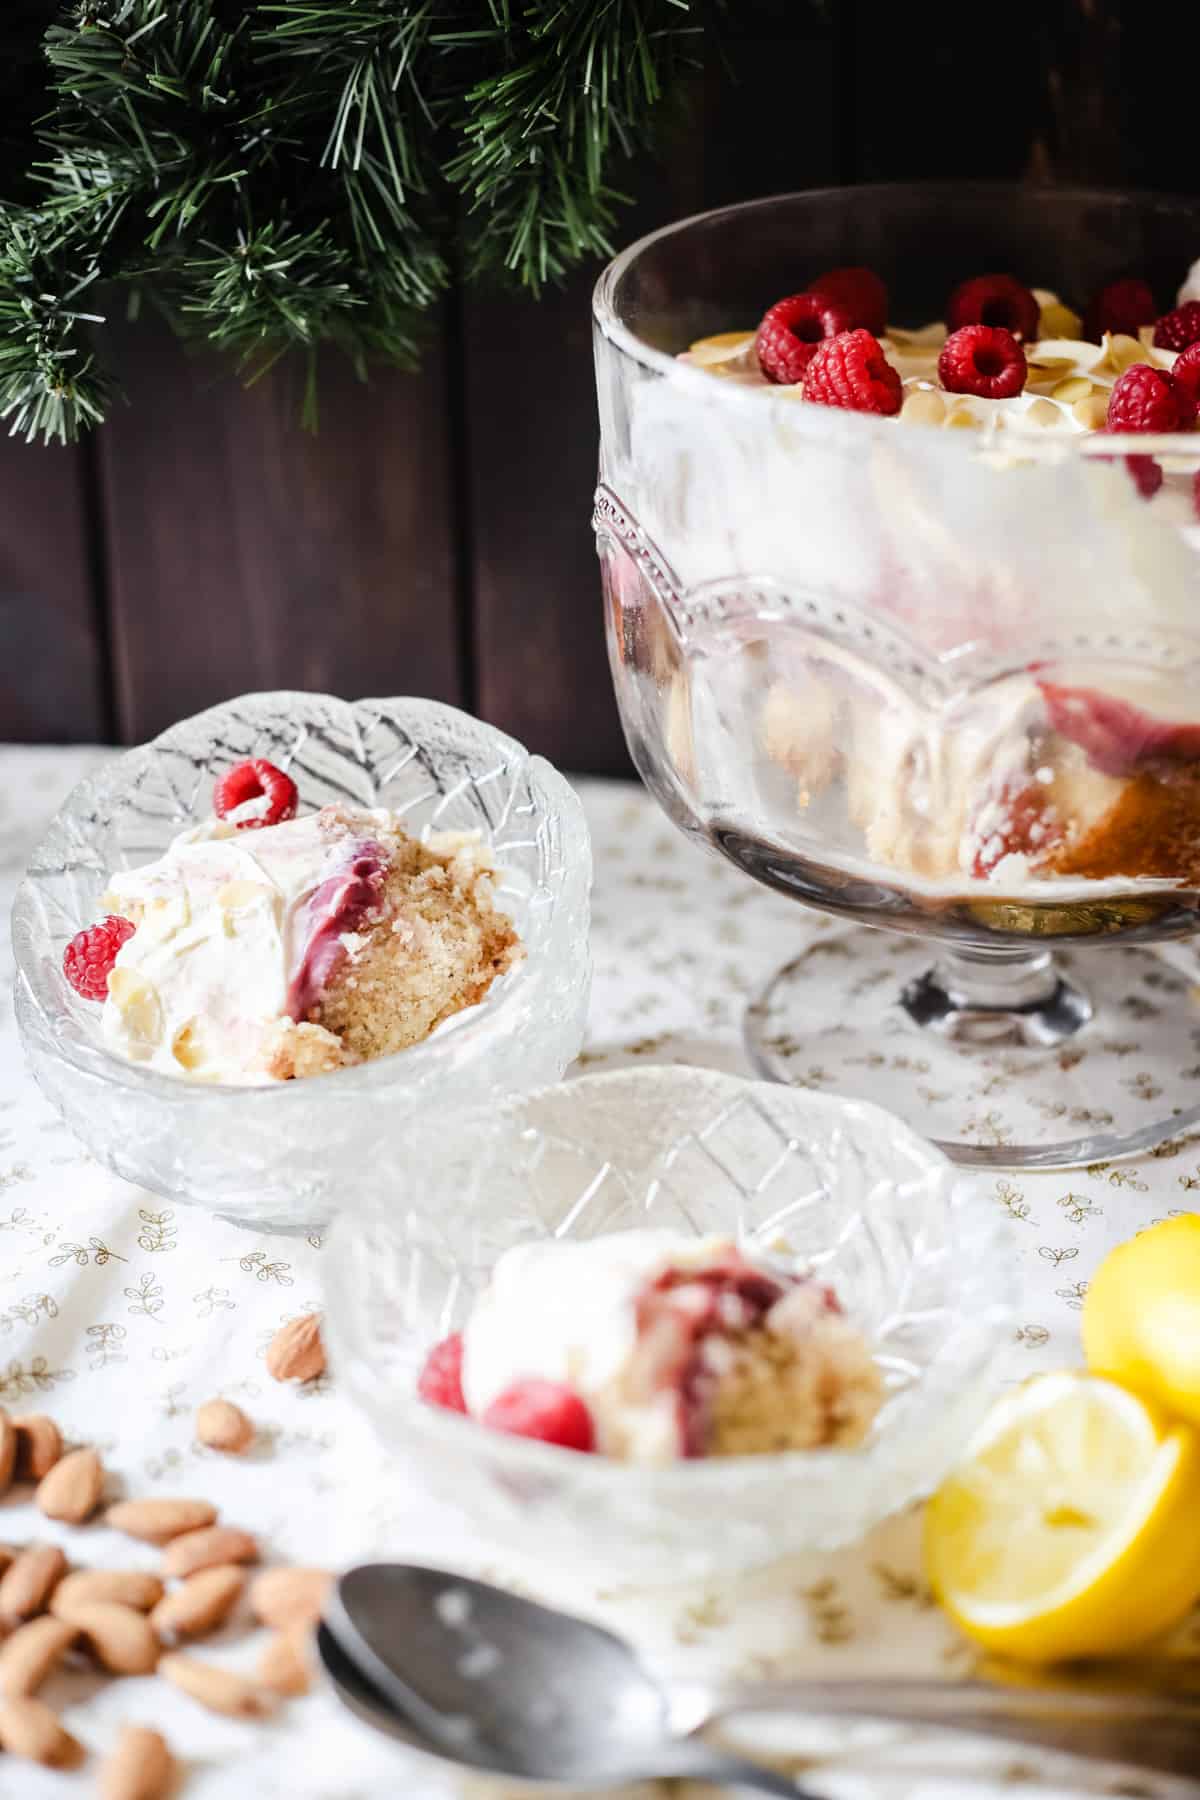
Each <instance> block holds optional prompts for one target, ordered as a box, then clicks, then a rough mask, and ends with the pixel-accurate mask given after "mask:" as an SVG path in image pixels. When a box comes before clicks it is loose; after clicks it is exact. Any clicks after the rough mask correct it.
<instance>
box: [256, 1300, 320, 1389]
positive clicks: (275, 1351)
mask: <svg viewBox="0 0 1200 1800" xmlns="http://www.w3.org/2000/svg"><path fill="white" fill-rule="evenodd" d="M267 1373H268V1374H269V1375H273V1376H274V1377H275V1379H276V1381H313V1380H315V1379H316V1377H317V1376H318V1375H323V1374H324V1373H325V1346H324V1344H323V1343H322V1342H321V1315H320V1313H305V1314H304V1315H303V1317H302V1318H299V1319H289V1320H288V1322H287V1324H286V1325H281V1326H280V1328H279V1330H278V1331H277V1332H276V1333H275V1336H274V1337H273V1338H272V1339H271V1342H270V1343H269V1344H268V1346H267Z"/></svg>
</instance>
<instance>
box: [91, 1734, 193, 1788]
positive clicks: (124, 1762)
mask: <svg viewBox="0 0 1200 1800" xmlns="http://www.w3.org/2000/svg"><path fill="white" fill-rule="evenodd" d="M174 1780H175V1758H174V1757H173V1756H172V1755H171V1748H170V1745H169V1744H168V1743H167V1740H166V1738H165V1737H164V1736H163V1734H162V1732H161V1731H153V1730H151V1728H150V1726H149V1725H123V1726H122V1727H121V1735H120V1736H119V1737H118V1739H117V1741H116V1744H115V1745H114V1747H113V1750H112V1753H111V1755H110V1756H109V1758H108V1760H107V1762H106V1763H105V1765H104V1767H103V1769H102V1770H101V1771H100V1788H99V1794H100V1800H166V1796H167V1795H168V1794H169V1793H170V1791H171V1788H172V1786H173V1784H174Z"/></svg>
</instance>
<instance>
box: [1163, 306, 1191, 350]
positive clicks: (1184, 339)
mask: <svg viewBox="0 0 1200 1800" xmlns="http://www.w3.org/2000/svg"><path fill="white" fill-rule="evenodd" d="M1154 344H1155V348H1156V349H1158V350H1186V349H1187V348H1188V345H1189V344H1200V300H1189V301H1188V303H1187V305H1186V306H1177V307H1176V308H1175V310H1174V312H1169V313H1164V314H1163V316H1162V318H1161V319H1160V320H1159V321H1158V323H1157V325H1156V326H1155V327H1154Z"/></svg>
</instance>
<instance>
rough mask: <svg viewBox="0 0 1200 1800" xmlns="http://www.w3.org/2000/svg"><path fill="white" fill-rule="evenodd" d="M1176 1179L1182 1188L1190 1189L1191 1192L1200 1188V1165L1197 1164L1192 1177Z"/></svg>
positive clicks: (1185, 1176) (1178, 1177) (1182, 1176)
mask: <svg viewBox="0 0 1200 1800" xmlns="http://www.w3.org/2000/svg"><path fill="white" fill-rule="evenodd" d="M1176 1179H1177V1181H1178V1182H1179V1185H1180V1187H1181V1188H1186V1189H1188V1190H1189V1192H1190V1191H1191V1190H1192V1189H1193V1188H1200V1163H1197V1164H1196V1167H1195V1168H1194V1169H1193V1171H1192V1173H1191V1174H1190V1175H1179V1176H1177V1177H1176Z"/></svg>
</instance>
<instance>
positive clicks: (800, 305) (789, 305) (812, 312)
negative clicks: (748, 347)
mask: <svg viewBox="0 0 1200 1800" xmlns="http://www.w3.org/2000/svg"><path fill="white" fill-rule="evenodd" d="M852 322H853V321H852V320H851V317H850V314H849V312H848V311H847V310H846V309H845V308H844V307H842V306H839V305H837V304H836V303H835V302H834V301H832V300H830V299H828V298H827V296H826V295H824V294H789V295H788V297H787V299H786V300H777V301H776V302H775V304H774V306H772V307H771V309H770V310H769V311H768V312H766V313H764V314H763V320H762V324H761V325H760V326H759V328H758V336H757V337H756V338H755V340H754V348H755V351H756V353H757V355H758V366H759V368H760V369H761V370H762V372H763V374H764V375H765V376H766V378H767V380H768V381H776V382H781V383H785V384H787V385H789V386H791V385H794V384H795V383H796V382H797V381H803V380H804V371H805V370H806V369H807V367H808V365H809V363H810V362H811V361H812V357H813V352H814V350H815V349H816V347H817V345H818V344H820V343H823V342H824V340H825V339H826V338H831V337H836V336H837V334H838V332H839V331H849V329H850V326H851V324H852Z"/></svg>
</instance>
